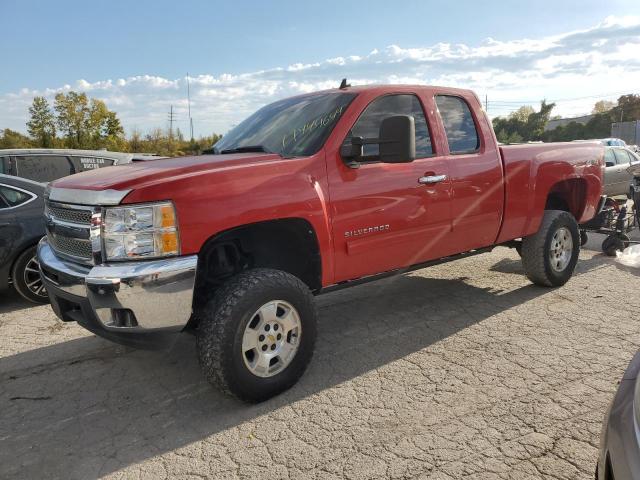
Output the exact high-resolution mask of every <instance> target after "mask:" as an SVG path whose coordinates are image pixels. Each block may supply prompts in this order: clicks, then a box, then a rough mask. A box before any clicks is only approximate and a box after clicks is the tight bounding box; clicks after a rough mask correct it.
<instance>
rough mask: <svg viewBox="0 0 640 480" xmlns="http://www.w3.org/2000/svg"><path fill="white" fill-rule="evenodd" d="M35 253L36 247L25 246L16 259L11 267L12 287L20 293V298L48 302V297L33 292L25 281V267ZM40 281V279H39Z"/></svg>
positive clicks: (34, 301)
mask: <svg viewBox="0 0 640 480" xmlns="http://www.w3.org/2000/svg"><path fill="white" fill-rule="evenodd" d="M35 255H36V247H30V248H27V249H26V250H25V251H24V252H22V253H21V254H20V255H19V256H18V258H17V259H16V261H15V263H14V264H13V267H12V268H11V280H12V281H13V288H15V290H16V292H18V294H20V296H21V297H22V298H24V299H25V300H28V301H30V302H33V303H49V297H47V296H46V295H45V296H41V295H36V293H35V292H33V291H31V290H30V289H29V286H28V285H27V283H26V281H25V269H26V268H27V265H28V264H29V262H30V261H31V260H32V259H33V258H34V257H35ZM40 281H42V280H40Z"/></svg>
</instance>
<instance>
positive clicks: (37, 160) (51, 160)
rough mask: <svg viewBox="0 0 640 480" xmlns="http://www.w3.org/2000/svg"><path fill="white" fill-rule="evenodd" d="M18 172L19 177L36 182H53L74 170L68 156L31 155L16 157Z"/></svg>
mask: <svg viewBox="0 0 640 480" xmlns="http://www.w3.org/2000/svg"><path fill="white" fill-rule="evenodd" d="M16 173H17V175H18V176H19V177H22V178H28V179H29V180H35V181H36V182H51V181H53V180H56V179H58V178H62V177H66V176H67V175H71V174H72V173H73V171H72V170H71V164H70V163H69V160H68V159H67V157H59V156H56V155H29V156H23V157H16Z"/></svg>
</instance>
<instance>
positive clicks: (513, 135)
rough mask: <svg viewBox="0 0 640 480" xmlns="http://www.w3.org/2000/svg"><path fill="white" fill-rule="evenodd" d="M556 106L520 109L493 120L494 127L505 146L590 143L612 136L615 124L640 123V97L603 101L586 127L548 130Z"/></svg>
mask: <svg viewBox="0 0 640 480" xmlns="http://www.w3.org/2000/svg"><path fill="white" fill-rule="evenodd" d="M554 107H555V104H554V103H546V102H545V101H544V100H543V101H542V102H541V104H540V110H539V111H535V110H534V109H533V108H532V107H530V106H523V107H520V108H519V109H518V110H516V111H515V112H512V113H511V114H510V115H509V116H507V117H496V118H494V119H493V128H494V130H495V132H496V136H497V137H498V141H499V142H501V143H520V142H533V141H543V142H568V141H571V140H589V139H595V138H606V137H609V136H611V124H612V123H614V122H627V121H634V120H640V95H623V96H621V97H620V98H618V100H617V102H611V101H606V100H601V101H599V102H596V104H595V105H594V107H593V110H592V112H591V113H592V117H591V118H590V119H589V121H588V122H587V123H585V124H581V123H578V122H569V123H568V124H566V125H561V126H558V127H556V128H554V129H553V130H547V131H545V126H546V125H547V123H548V122H549V120H553V119H557V118H560V117H551V111H552V110H553V108H554Z"/></svg>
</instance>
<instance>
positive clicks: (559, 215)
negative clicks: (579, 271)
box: [522, 210, 580, 287]
mask: <svg viewBox="0 0 640 480" xmlns="http://www.w3.org/2000/svg"><path fill="white" fill-rule="evenodd" d="M579 254H580V232H579V231H578V224H577V223H576V220H575V218H573V215H571V214H570V213H568V212H565V211H563V210H546V211H545V213H544V217H543V218H542V222H541V224H540V228H539V229H538V231H537V232H536V233H535V234H534V235H531V236H529V237H526V238H524V239H523V240H522V265H523V266H524V271H525V273H526V275H527V277H528V278H529V280H531V281H532V282H533V283H535V284H536V285H542V286H545V287H559V286H561V285H564V284H565V283H567V281H568V280H569V278H571V275H573V271H574V269H575V267H576V264H577V262H578V255H579Z"/></svg>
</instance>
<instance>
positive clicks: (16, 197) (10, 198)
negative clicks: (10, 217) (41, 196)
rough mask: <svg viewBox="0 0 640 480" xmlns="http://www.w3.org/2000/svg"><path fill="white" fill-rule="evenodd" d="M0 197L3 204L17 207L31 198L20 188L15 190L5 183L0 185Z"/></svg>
mask: <svg viewBox="0 0 640 480" xmlns="http://www.w3.org/2000/svg"><path fill="white" fill-rule="evenodd" d="M0 198H2V200H3V202H2V203H4V204H6V206H9V207H17V206H18V205H20V204H22V203H24V202H26V201H27V200H29V199H31V198H32V196H31V195H29V194H28V193H25V192H22V191H20V190H15V189H13V188H11V187H7V186H5V185H0Z"/></svg>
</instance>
